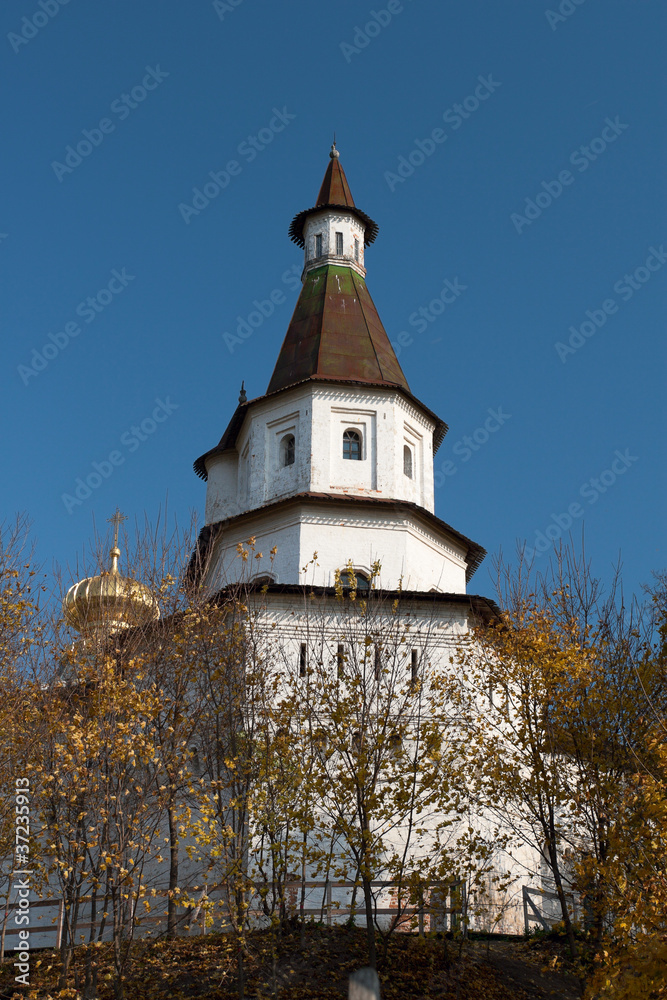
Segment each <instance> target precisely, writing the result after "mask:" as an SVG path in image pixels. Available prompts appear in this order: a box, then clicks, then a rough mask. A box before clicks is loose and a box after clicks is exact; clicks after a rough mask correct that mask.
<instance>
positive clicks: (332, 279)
mask: <svg viewBox="0 0 667 1000" xmlns="http://www.w3.org/2000/svg"><path fill="white" fill-rule="evenodd" d="M314 377H318V378H330V379H334V380H336V381H355V382H373V383H376V384H377V383H378V382H386V383H387V384H390V385H399V386H401V387H402V388H403V389H405V390H406V391H408V392H409V391H410V387H409V386H408V381H407V379H406V377H405V375H404V374H403V371H402V370H401V366H400V365H399V363H398V359H397V358H396V355H395V353H394V349H393V348H392V346H391V344H390V342H389V337H388V336H387V334H386V332H385V329H384V327H383V326H382V323H381V321H380V317H379V316H378V313H377V309H376V308H375V304H374V303H373V300H372V298H371V296H370V293H369V291H368V289H367V288H366V282H365V281H364V279H363V278H362V277H361V275H360V274H357V272H356V271H354V270H353V269H352V268H351V267H341V266H339V265H336V264H325V265H324V266H323V267H318V268H316V269H314V270H312V271H310V272H309V273H308V275H307V276H306V280H305V282H304V285H303V288H302V289H301V294H300V296H299V300H298V302H297V304H296V308H295V310H294V314H293V316H292V319H291V320H290V325H289V327H288V330H287V333H286V335H285V339H284V341H283V345H282V347H281V349H280V354H279V356H278V361H277V362H276V367H275V369H274V371H273V375H272V377H271V381H270V382H269V387H268V389H267V390H266V391H267V393H269V392H275V391H277V390H278V389H285V388H287V386H290V385H294V384H295V383H297V382H301V381H303V380H304V379H307V378H314Z"/></svg>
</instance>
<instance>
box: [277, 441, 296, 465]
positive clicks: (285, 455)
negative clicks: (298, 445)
mask: <svg viewBox="0 0 667 1000" xmlns="http://www.w3.org/2000/svg"><path fill="white" fill-rule="evenodd" d="M280 464H281V465H294V435H293V434H286V435H285V437H284V438H283V439H282V441H281V442H280Z"/></svg>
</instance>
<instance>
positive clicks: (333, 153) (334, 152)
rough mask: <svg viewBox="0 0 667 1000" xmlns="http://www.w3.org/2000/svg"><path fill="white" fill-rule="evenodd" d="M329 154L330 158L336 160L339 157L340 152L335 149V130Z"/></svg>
mask: <svg viewBox="0 0 667 1000" xmlns="http://www.w3.org/2000/svg"><path fill="white" fill-rule="evenodd" d="M329 156H330V157H331V159H332V160H337V159H338V158H339V157H340V153H339V152H338V150H337V149H336V133H335V132H334V138H333V143H332V145H331V152H330V153H329Z"/></svg>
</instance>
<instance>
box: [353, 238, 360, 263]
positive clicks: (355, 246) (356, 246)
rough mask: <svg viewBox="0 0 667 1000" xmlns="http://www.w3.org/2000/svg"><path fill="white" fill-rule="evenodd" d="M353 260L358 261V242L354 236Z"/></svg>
mask: <svg viewBox="0 0 667 1000" xmlns="http://www.w3.org/2000/svg"><path fill="white" fill-rule="evenodd" d="M354 259H355V260H356V261H358V260H359V240H358V239H357V237H356V236H355V237H354Z"/></svg>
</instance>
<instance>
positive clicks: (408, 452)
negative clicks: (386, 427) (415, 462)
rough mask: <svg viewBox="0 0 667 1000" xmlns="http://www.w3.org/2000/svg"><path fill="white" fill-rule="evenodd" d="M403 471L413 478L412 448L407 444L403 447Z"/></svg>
mask: <svg viewBox="0 0 667 1000" xmlns="http://www.w3.org/2000/svg"><path fill="white" fill-rule="evenodd" d="M403 473H404V475H406V476H407V477H408V479H412V449H411V448H410V446H409V445H407V444H406V445H405V446H404V448H403Z"/></svg>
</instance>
